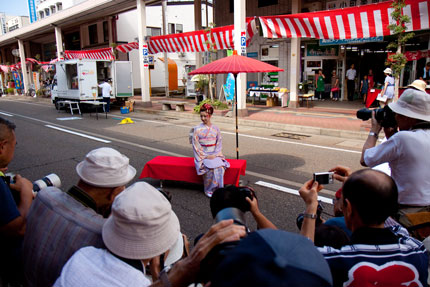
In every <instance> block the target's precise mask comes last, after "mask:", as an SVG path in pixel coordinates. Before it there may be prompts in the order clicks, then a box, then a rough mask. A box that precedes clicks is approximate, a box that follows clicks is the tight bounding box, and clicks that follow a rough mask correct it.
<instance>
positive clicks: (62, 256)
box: [23, 147, 136, 286]
mask: <svg viewBox="0 0 430 287" xmlns="http://www.w3.org/2000/svg"><path fill="white" fill-rule="evenodd" d="M76 173H77V174H78V176H79V178H80V179H79V181H78V183H77V184H76V185H75V186H73V187H71V188H70V189H69V190H67V191H62V190H60V189H59V188H56V187H47V188H44V189H42V190H41V191H40V192H39V194H38V195H37V197H36V199H35V201H34V203H33V206H32V208H31V210H30V216H29V220H28V224H27V233H26V235H25V238H24V249H23V254H24V272H25V279H26V281H27V284H28V286H52V285H53V284H54V282H55V280H56V279H57V277H58V276H59V275H60V273H61V269H62V268H63V265H64V264H65V263H66V262H67V260H68V259H69V258H70V257H71V256H72V255H73V253H75V251H77V250H78V249H80V248H82V247H85V246H94V247H96V248H100V247H103V240H102V235H101V234H102V227H103V224H104V222H105V221H106V218H107V217H108V216H109V214H110V211H111V206H112V202H113V201H114V199H115V197H116V196H117V195H118V194H120V193H121V192H122V191H123V190H124V189H125V185H126V184H128V183H129V182H130V181H131V180H132V179H133V178H134V176H135V175H136V170H135V169H134V167H132V166H131V165H130V164H129V159H128V157H126V156H124V155H123V154H121V153H119V152H118V151H116V150H114V149H112V148H107V147H102V148H98V149H95V150H92V151H90V152H89V153H88V154H87V155H86V156H85V158H84V160H83V161H81V162H80V163H78V164H77V165H76Z"/></svg>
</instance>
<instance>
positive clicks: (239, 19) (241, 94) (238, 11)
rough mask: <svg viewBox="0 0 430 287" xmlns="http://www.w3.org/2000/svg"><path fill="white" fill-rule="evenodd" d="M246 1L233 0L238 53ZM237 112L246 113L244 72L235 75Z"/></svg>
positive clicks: (244, 27) (235, 47)
mask: <svg viewBox="0 0 430 287" xmlns="http://www.w3.org/2000/svg"><path fill="white" fill-rule="evenodd" d="M245 16H246V1H245V0H234V38H233V40H234V49H235V50H236V51H237V54H238V55H240V53H241V51H240V32H242V31H246V22H245ZM236 94H237V109H238V111H237V114H238V116H240V117H245V116H247V115H248V110H247V109H246V74H245V73H240V74H238V75H237V93H236Z"/></svg>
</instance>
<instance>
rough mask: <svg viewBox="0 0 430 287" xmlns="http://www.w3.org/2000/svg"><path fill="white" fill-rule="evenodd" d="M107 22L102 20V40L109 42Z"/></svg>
mask: <svg viewBox="0 0 430 287" xmlns="http://www.w3.org/2000/svg"><path fill="white" fill-rule="evenodd" d="M108 25H109V23H108V21H104V22H103V41H104V42H109V26H108Z"/></svg>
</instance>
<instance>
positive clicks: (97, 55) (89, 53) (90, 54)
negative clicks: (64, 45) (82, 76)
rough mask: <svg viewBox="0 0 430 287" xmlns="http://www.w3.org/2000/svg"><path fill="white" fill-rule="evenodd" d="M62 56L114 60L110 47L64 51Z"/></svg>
mask: <svg viewBox="0 0 430 287" xmlns="http://www.w3.org/2000/svg"><path fill="white" fill-rule="evenodd" d="M64 58H65V59H67V60H71V59H90V60H115V57H114V54H113V49H112V48H103V49H96V50H86V51H68V50H66V51H64Z"/></svg>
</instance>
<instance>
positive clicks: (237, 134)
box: [233, 74, 239, 159]
mask: <svg viewBox="0 0 430 287" xmlns="http://www.w3.org/2000/svg"><path fill="white" fill-rule="evenodd" d="M233 75H234V94H235V98H234V104H235V106H236V113H235V114H236V159H239V128H238V124H237V74H233Z"/></svg>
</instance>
